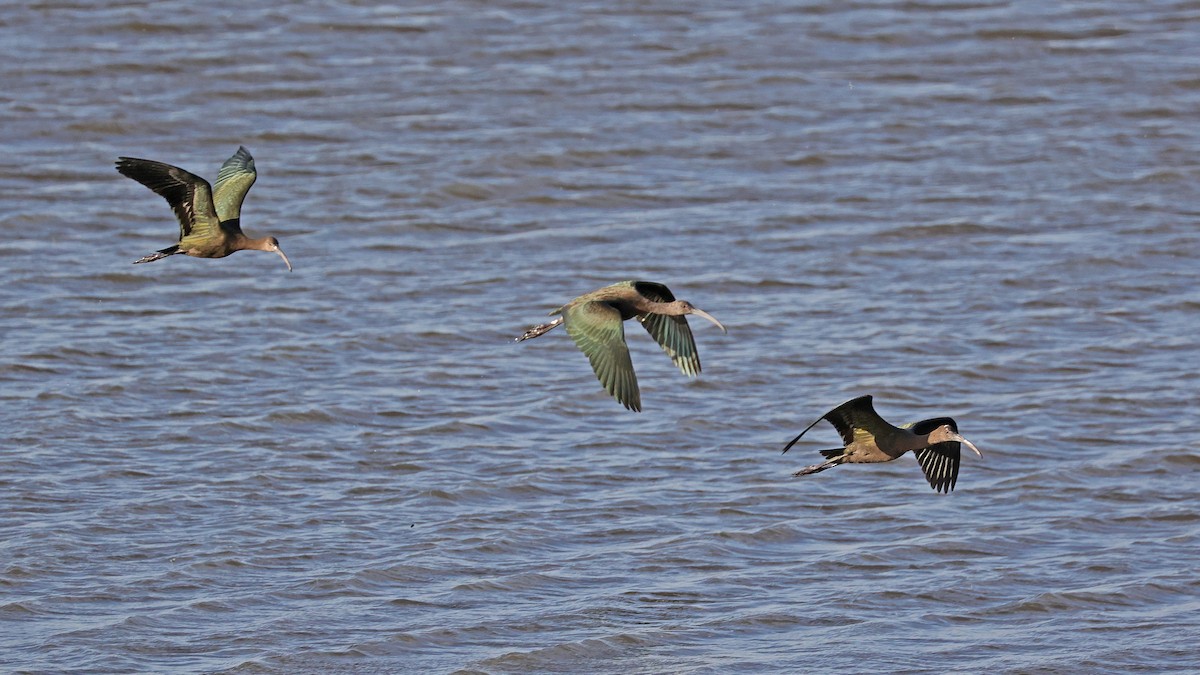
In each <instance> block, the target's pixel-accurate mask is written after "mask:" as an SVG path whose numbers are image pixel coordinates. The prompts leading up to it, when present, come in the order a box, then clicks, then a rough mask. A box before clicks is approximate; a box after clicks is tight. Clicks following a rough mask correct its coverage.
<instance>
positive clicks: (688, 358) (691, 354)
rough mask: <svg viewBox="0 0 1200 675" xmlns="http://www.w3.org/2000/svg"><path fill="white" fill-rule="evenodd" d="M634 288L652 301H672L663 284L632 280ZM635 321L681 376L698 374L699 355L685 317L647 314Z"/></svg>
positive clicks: (668, 290)
mask: <svg viewBox="0 0 1200 675" xmlns="http://www.w3.org/2000/svg"><path fill="white" fill-rule="evenodd" d="M633 287H634V289H635V290H637V292H638V293H641V294H642V295H643V296H645V297H646V298H649V299H650V300H653V301H654V302H675V296H674V295H673V294H672V293H671V289H669V288H667V287H666V286H664V285H662V284H656V283H654V282H652V281H635V282H633ZM638 321H640V322H641V323H642V326H644V327H645V328H646V332H648V333H650V337H652V338H654V341H655V342H657V343H658V344H659V346H661V347H662V348H663V351H664V352H666V353H667V356H670V357H671V360H672V361H674V362H675V365H676V366H677V367H678V368H679V370H681V371H683V374H684V375H688V376H695V375H697V374H698V373H699V372H700V354H699V352H697V351H696V340H695V339H693V338H692V329H691V328H690V327H689V326H688V322H687V317H686V316H668V315H666V314H646V315H639V316H638Z"/></svg>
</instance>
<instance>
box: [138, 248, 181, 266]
mask: <svg viewBox="0 0 1200 675" xmlns="http://www.w3.org/2000/svg"><path fill="white" fill-rule="evenodd" d="M179 252H180V251H179V245H178V244H176V245H175V246H168V247H166V248H164V249H162V250H161V251H158V252H157V253H151V254H150V255H147V256H142V257H141V258H138V259H137V260H134V261H133V264H134V265H136V264H138V263H148V262H154V261H155V260H161V259H162V258H165V257H167V256H169V255H175V254H176V253H179Z"/></svg>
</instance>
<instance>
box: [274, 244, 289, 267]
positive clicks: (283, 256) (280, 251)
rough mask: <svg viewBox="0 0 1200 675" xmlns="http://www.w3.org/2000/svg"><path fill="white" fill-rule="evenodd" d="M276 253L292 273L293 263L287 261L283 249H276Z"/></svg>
mask: <svg viewBox="0 0 1200 675" xmlns="http://www.w3.org/2000/svg"><path fill="white" fill-rule="evenodd" d="M275 252H276V253H278V254H279V257H280V258H283V264H284V265H287V266H288V271H289V272H291V271H292V263H291V261H290V260H288V259H287V256H286V255H284V253H283V249H281V248H278V247H276V249H275Z"/></svg>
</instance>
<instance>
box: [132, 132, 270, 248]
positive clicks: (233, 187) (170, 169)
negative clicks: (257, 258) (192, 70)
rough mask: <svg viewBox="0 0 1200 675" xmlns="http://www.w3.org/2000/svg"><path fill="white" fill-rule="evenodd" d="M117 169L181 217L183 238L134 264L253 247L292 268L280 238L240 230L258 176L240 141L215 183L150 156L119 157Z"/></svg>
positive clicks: (219, 172) (222, 166)
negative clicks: (244, 207)
mask: <svg viewBox="0 0 1200 675" xmlns="http://www.w3.org/2000/svg"><path fill="white" fill-rule="evenodd" d="M117 171H119V172H120V173H121V175H123V176H127V177H129V178H132V179H133V180H136V181H137V182H139V183H141V184H142V185H145V186H146V187H148V188H150V189H151V190H153V191H154V192H155V193H157V194H158V195H160V196H161V197H162V198H163V199H166V200H167V203H168V204H170V205H171V209H172V210H173V211H175V217H176V218H178V219H179V243H177V244H175V245H173V246H168V247H167V248H164V249H161V250H159V251H158V252H157V253H151V254H150V255H148V256H143V257H142V258H139V259H137V260H135V261H133V262H134V264H137V263H147V262H153V261H155V260H160V259H162V258H165V257H167V256H169V255H175V254H184V255H190V256H193V257H196V258H224V257H225V256H227V255H229V254H231V253H235V252H237V251H247V250H251V251H271V252H274V253H278V254H279V257H281V258H283V262H284V264H285V265H287V268H288V271H289V272H290V271H291V269H292V263H291V262H290V261H289V260H288V258H287V256H286V255H284V253H283V249H281V248H279V240H278V239H276V238H275V237H261V238H258V239H251V238H250V237H247V236H246V235H245V233H243V232H242V225H241V214H242V201H243V200H245V198H246V193H247V192H249V191H250V186H251V185H254V181H255V180H256V179H257V178H258V172H257V171H255V169H254V158H253V157H251V156H250V153H249V152H248V151H247V150H246V148H243V147H240V146H239V147H238V150H237V152H236V153H234V155H233V156H232V157H230V158H229V159H228V160H226V161H225V163H224V164H222V165H221V169H220V170H219V171H217V184H216V186H215V187H213V186H210V185H209V184H208V181H206V180H204V179H203V178H201V177H199V176H197V175H196V174H194V173H191V172H189V171H186V170H184V169H181V168H179V167H177V166H171V165H170V164H164V163H162V162H156V161H154V160H150V159H138V158H136V157H120V158H118V160H117Z"/></svg>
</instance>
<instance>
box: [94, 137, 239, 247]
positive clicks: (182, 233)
mask: <svg viewBox="0 0 1200 675" xmlns="http://www.w3.org/2000/svg"><path fill="white" fill-rule="evenodd" d="M117 171H119V172H120V173H121V175H122V176H127V177H129V178H132V179H133V180H136V181H137V182H139V183H141V184H142V185H145V186H146V187H148V188H150V189H151V190H153V191H154V192H155V194H158V195H159V196H160V197H162V198H163V199H166V200H167V203H168V204H170V205H171V209H172V210H173V211H175V217H176V218H177V219H178V220H179V241H181V242H182V241H183V240H185V239H188V240H191V241H195V242H205V241H209V240H211V239H212V238H214V237H217V236H219V233H220V227H219V225H220V221H219V220H218V219H217V212H216V208H215V207H214V206H213V198H212V187H211V186H209V184H208V181H206V180H204V179H203V178H201V177H199V176H197V175H196V174H194V173H191V172H189V171H185V170H183V169H181V168H179V167H177V166H171V165H170V164H164V163H162V162H155V161H154V160H150V159H137V158H136V157H120V158H118V161H117Z"/></svg>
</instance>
